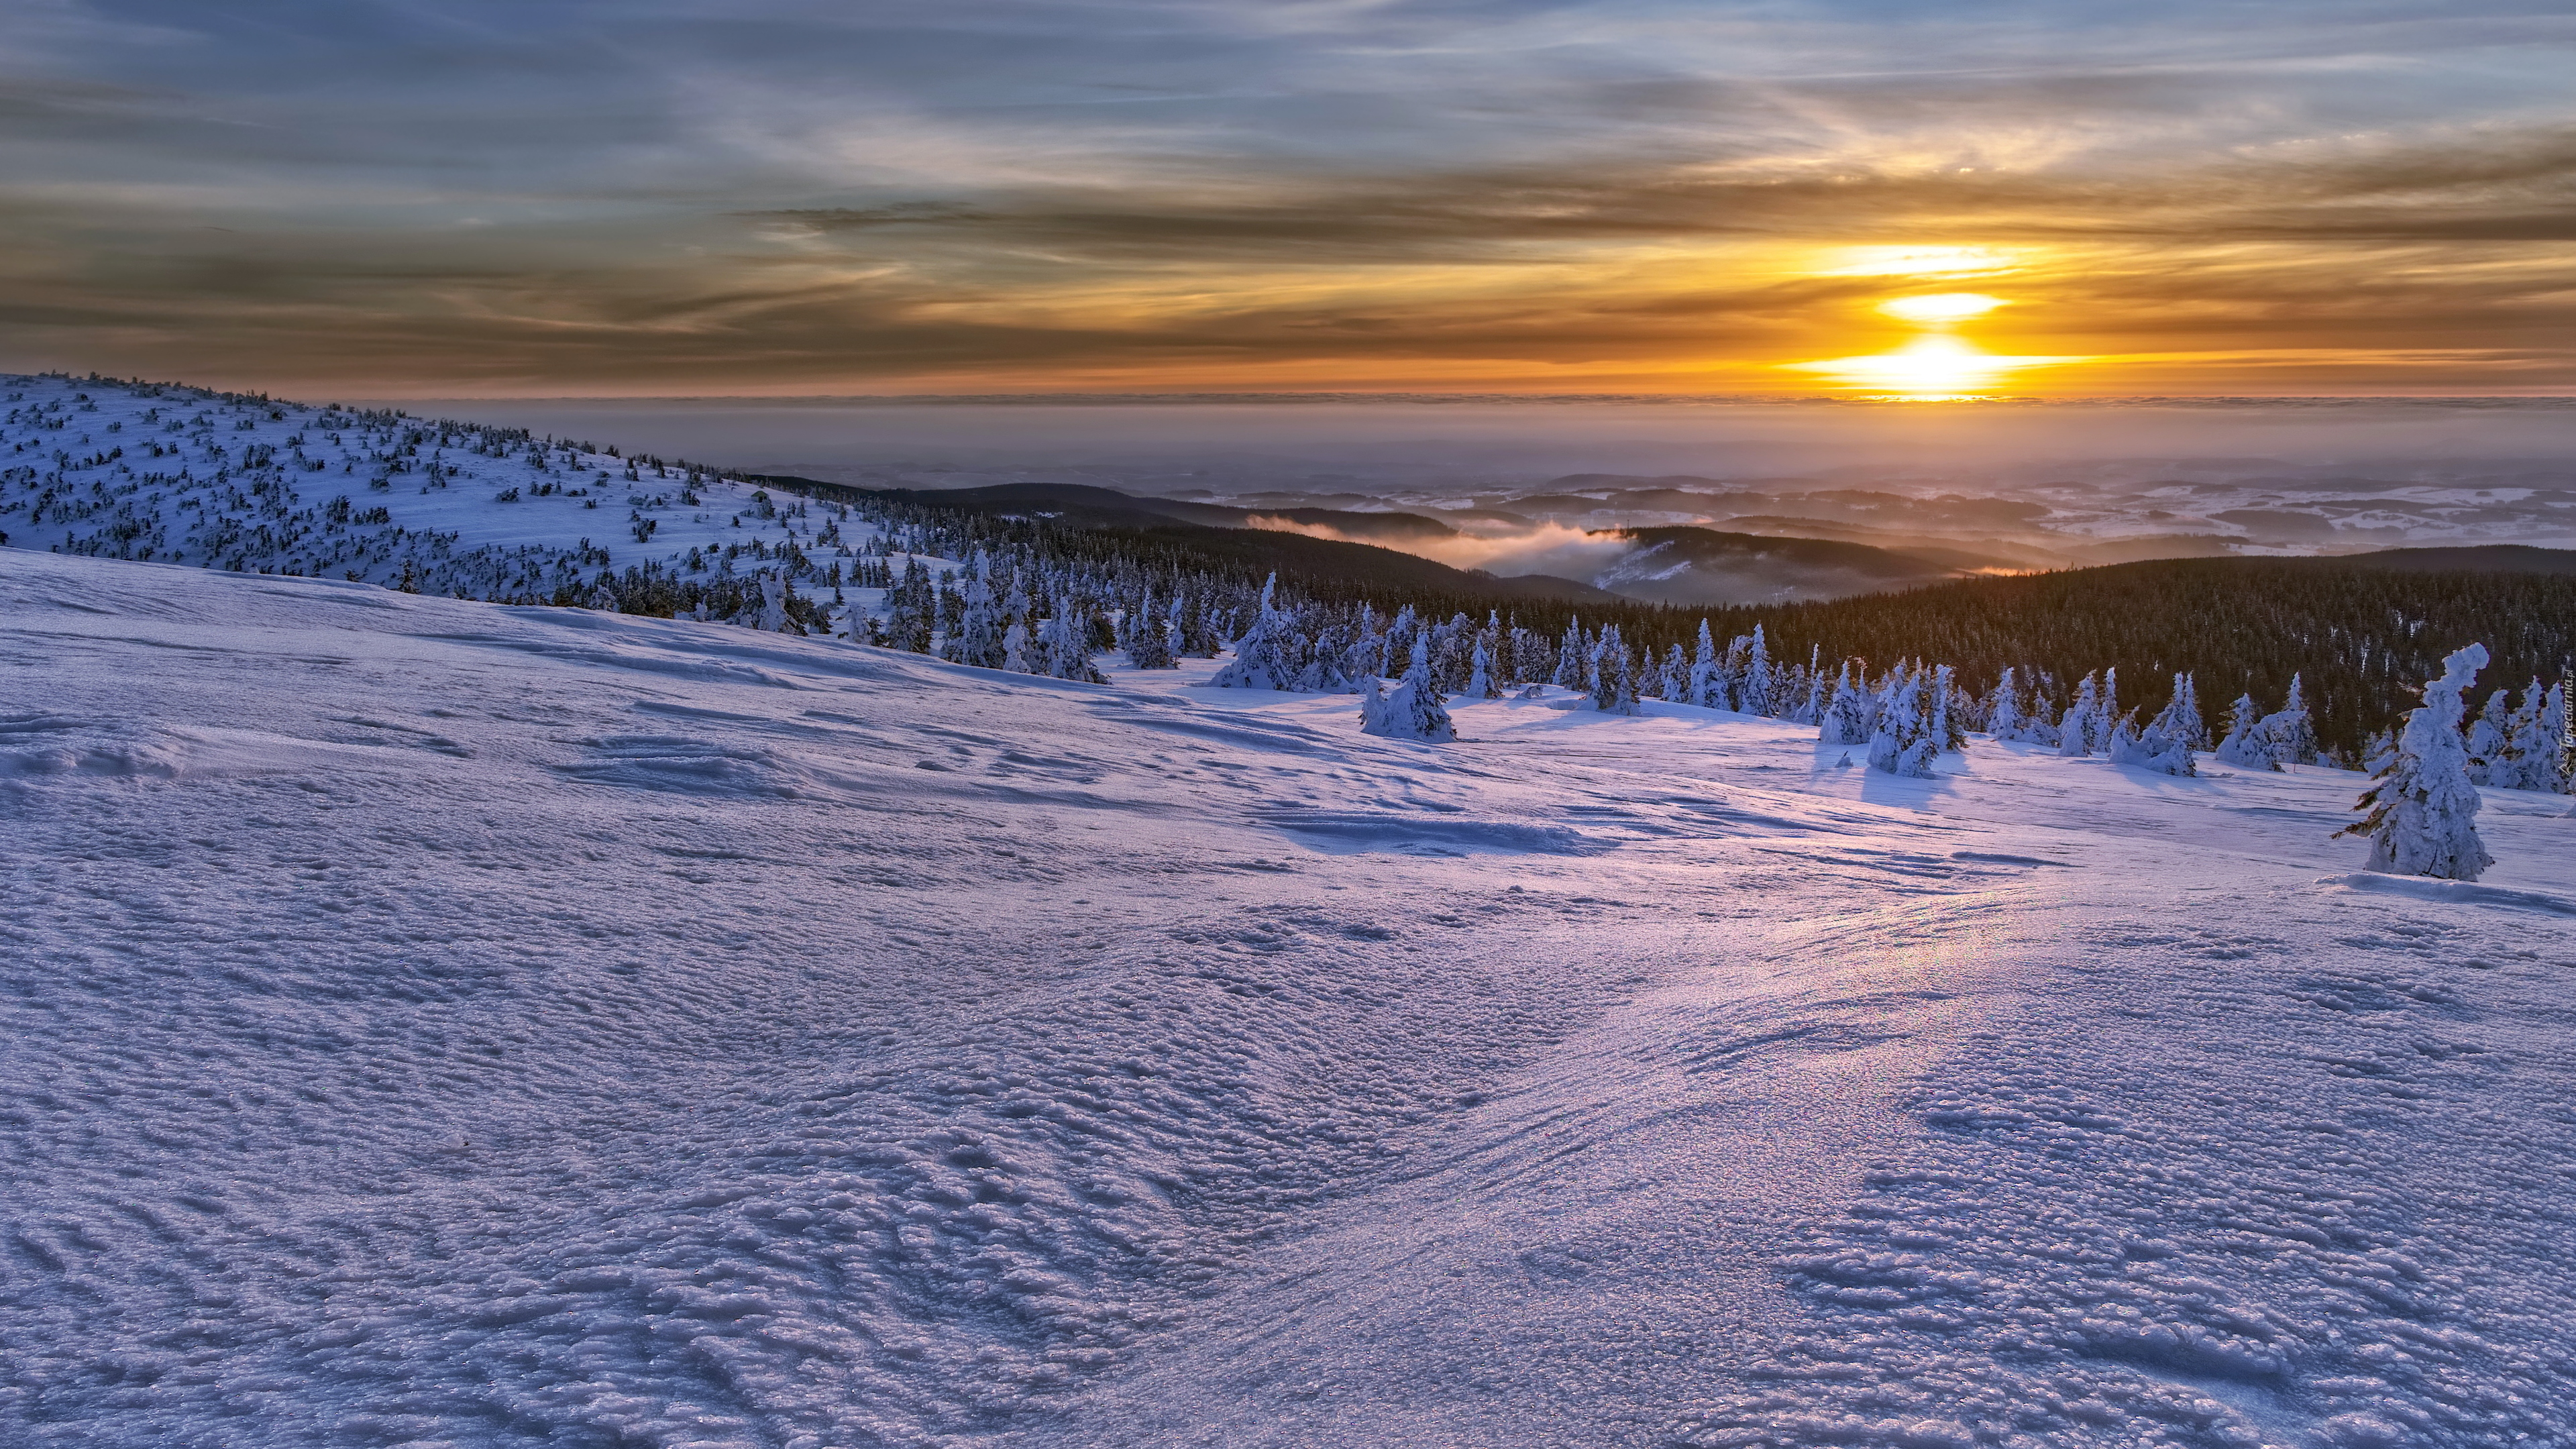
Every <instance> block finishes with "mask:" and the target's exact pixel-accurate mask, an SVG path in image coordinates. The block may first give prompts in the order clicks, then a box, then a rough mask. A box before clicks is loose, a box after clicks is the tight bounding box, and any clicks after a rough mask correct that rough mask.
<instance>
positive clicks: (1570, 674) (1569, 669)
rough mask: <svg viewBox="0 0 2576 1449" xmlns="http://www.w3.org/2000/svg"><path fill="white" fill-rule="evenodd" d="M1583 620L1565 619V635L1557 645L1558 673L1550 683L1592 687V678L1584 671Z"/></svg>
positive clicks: (1581, 687)
mask: <svg viewBox="0 0 2576 1449" xmlns="http://www.w3.org/2000/svg"><path fill="white" fill-rule="evenodd" d="M1583 665H1584V658H1583V621H1582V620H1581V619H1568V620H1566V621H1565V637H1564V638H1563V639H1561V640H1559V641H1558V642H1557V646H1556V673H1555V674H1553V675H1551V676H1549V678H1548V683H1550V684H1553V685H1555V686H1556V687H1557V688H1559V689H1590V688H1591V687H1592V681H1591V679H1590V678H1589V677H1588V676H1586V675H1585V674H1584V672H1583Z"/></svg>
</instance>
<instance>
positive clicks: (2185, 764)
mask: <svg viewBox="0 0 2576 1449" xmlns="http://www.w3.org/2000/svg"><path fill="white" fill-rule="evenodd" d="M2200 729H2201V726H2200V706H2199V704H2198V702H2197V700H2196V699H2195V697H2194V691H2193V689H2192V686H2191V676H2190V675H2188V674H2177V675H2175V676H2174V685H2173V698H2171V699H2169V700H2167V701H2166V702H2165V707H2164V708H2163V709H2161V710H2159V711H2157V712H2156V717H2155V718H2154V719H2152V720H2150V721H2148V722H2147V727H2146V728H2145V729H2139V728H2138V727H2137V726H2136V725H2135V724H2134V723H2133V722H2132V721H2131V720H2127V719H2123V720H2122V721H2121V722H2120V728H2119V731H2118V732H2117V733H2116V734H2115V735H2114V736H2113V738H2112V740H2111V763H2112V764H2115V765H2128V766H2132V767H2134V768H2136V769H2141V770H2153V771H2155V772H2156V773H2157V774H2160V775H2197V774H2199V773H2200V772H2199V771H2198V770H2196V769H2194V768H2193V767H2192V762H2191V751H2192V746H2193V745H2195V744H2197V743H2198V742H2199V740H2200Z"/></svg>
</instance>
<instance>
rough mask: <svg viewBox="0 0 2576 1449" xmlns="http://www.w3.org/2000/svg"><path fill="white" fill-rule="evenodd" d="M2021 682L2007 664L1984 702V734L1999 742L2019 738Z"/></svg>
mask: <svg viewBox="0 0 2576 1449" xmlns="http://www.w3.org/2000/svg"><path fill="white" fill-rule="evenodd" d="M2021 721H2022V713H2021V680H2020V678H2019V677H2018V676H2017V675H2016V674H2015V672H2014V670H2013V667H2012V666H2011V665H2009V664H2007V665H2005V666H2004V672H2003V677H2002V678H2000V679H1998V680H1996V681H1995V692H1994V694H1993V695H1992V697H1990V698H1989V699H1988V700H1987V701H1986V733H1987V734H1989V735H1991V736H1993V737H1994V738H1996V739H1999V740H2017V739H2020V738H2021Z"/></svg>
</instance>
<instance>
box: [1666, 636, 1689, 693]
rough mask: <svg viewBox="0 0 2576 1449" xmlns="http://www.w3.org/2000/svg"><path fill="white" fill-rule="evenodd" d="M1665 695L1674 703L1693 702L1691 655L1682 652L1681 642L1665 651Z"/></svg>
mask: <svg viewBox="0 0 2576 1449" xmlns="http://www.w3.org/2000/svg"><path fill="white" fill-rule="evenodd" d="M1663 696H1664V698H1665V700H1666V701H1668V702H1670V703H1673V704H1688V703H1690V702H1691V697H1690V656H1688V655H1686V654H1684V653H1682V646H1680V645H1679V644H1675V645H1673V646H1672V647H1671V648H1669V649H1666V650H1665V651H1664V677H1663Z"/></svg>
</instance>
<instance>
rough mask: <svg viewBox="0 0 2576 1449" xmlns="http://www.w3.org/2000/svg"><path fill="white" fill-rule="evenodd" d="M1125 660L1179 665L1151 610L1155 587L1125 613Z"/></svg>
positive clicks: (970, 599)
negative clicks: (1140, 601)
mask: <svg viewBox="0 0 2576 1449" xmlns="http://www.w3.org/2000/svg"><path fill="white" fill-rule="evenodd" d="M967 609H968V611H969V612H970V613H971V612H972V611H973V609H974V596H973V595H972V594H971V593H970V594H969V595H968V596H967ZM1122 622H1123V623H1124V626H1125V628H1126V633H1127V639H1126V644H1127V663H1128V665H1129V666H1130V667H1132V668H1136V669H1178V668H1180V667H1181V662H1180V661H1179V660H1178V659H1175V658H1173V657H1172V641H1171V636H1170V635H1168V634H1166V633H1165V632H1164V626H1163V616H1162V615H1160V614H1157V613H1155V612H1154V591H1153V590H1152V589H1147V590H1146V591H1145V598H1144V602H1142V603H1140V604H1138V605H1137V606H1136V607H1135V608H1133V609H1131V610H1129V611H1128V613H1127V617H1126V619H1125V620H1124V621H1122Z"/></svg>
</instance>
